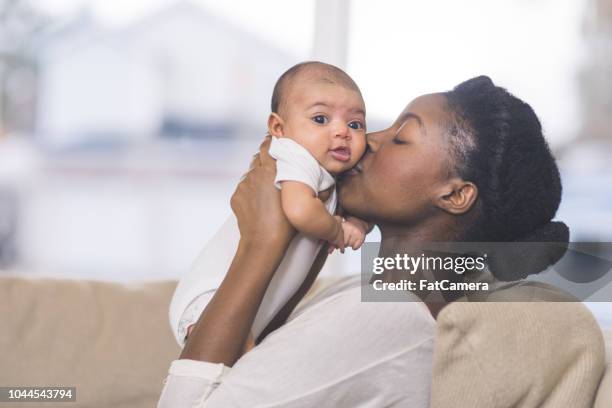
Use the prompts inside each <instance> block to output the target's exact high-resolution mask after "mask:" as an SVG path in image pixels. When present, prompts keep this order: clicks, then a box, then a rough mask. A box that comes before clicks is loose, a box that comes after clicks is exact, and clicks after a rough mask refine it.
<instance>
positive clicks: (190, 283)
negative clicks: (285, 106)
mask: <svg viewBox="0 0 612 408" xmlns="http://www.w3.org/2000/svg"><path fill="white" fill-rule="evenodd" d="M270 155H271V156H272V157H273V158H275V159H276V179H275V185H276V186H277V187H278V188H280V182H281V181H299V182H302V183H304V184H306V185H308V186H309V187H311V188H312V189H313V190H314V191H315V192H316V193H317V194H318V193H319V192H321V191H324V190H327V189H328V188H329V187H331V186H333V185H334V183H335V180H334V178H333V176H332V175H331V174H329V172H328V171H327V170H325V169H324V168H323V167H322V166H321V165H320V164H319V162H318V161H317V160H316V159H315V158H314V157H313V156H312V154H310V152H309V151H308V150H306V149H305V148H304V147H303V146H301V145H300V144H298V143H297V142H295V141H293V140H291V139H288V138H276V137H273V138H272V143H271V145H270ZM336 204H337V199H336V190H335V189H332V192H331V194H330V197H329V198H328V199H327V201H326V202H325V208H326V209H327V211H328V212H329V213H330V214H334V212H335V211H336ZM239 240H240V231H239V229H238V223H237V221H236V217H235V216H233V215H232V216H231V217H230V218H229V219H228V220H227V221H226V222H225V223H224V224H223V226H222V227H221V228H220V229H219V231H217V233H216V234H215V235H214V236H213V238H212V239H211V240H210V241H209V242H208V243H207V244H206V246H205V247H204V249H202V251H201V252H200V254H199V255H198V257H197V259H196V261H195V263H194V264H193V266H192V268H191V270H190V271H189V272H188V273H187V274H185V275H184V276H183V277H181V279H180V281H179V283H178V286H177V287H176V290H175V291H174V296H173V297H172V301H171V303H170V326H171V327H172V332H173V333H174V335H175V337H176V340H177V341H178V343H179V345H180V346H181V347H182V346H183V345H184V343H185V336H186V335H187V328H188V327H189V326H190V325H192V324H194V323H195V322H196V321H197V320H198V319H199V317H200V314H202V311H203V310H204V308H205V307H206V305H207V304H208V302H210V300H211V299H212V297H213V295H214V293H215V291H216V290H217V288H218V287H219V285H220V284H221V282H222V281H223V278H224V277H225V274H226V272H227V270H228V269H229V267H230V264H231V262H232V259H233V258H234V255H235V253H236V250H237V248H238V241H239ZM321 246H322V243H321V241H320V240H317V239H312V238H309V237H306V236H304V235H302V234H298V235H296V236H295V237H294V238H293V240H292V241H291V243H290V244H289V247H288V249H287V252H286V253H285V256H284V257H283V260H282V261H281V263H280V265H279V266H278V269H277V270H276V272H275V273H274V276H273V277H272V280H271V282H270V286H268V289H267V291H266V294H265V295H264V298H263V300H262V303H261V305H260V307H259V310H258V312H257V315H256V316H255V320H254V322H253V327H252V333H253V336H254V337H255V338H257V337H258V336H259V334H261V332H262V331H263V329H264V328H265V327H266V326H267V325H268V323H269V322H270V321H271V320H272V318H273V317H274V316H275V315H276V314H277V313H278V311H279V310H280V309H281V308H282V307H283V306H284V305H285V303H287V301H288V300H289V299H290V298H291V296H293V294H294V293H295V292H296V291H297V290H298V288H299V287H300V286H301V284H302V282H303V281H304V279H305V278H306V275H307V274H308V271H309V270H310V267H311V266H312V264H313V262H314V259H315V257H316V255H317V253H318V252H319V250H320V249H321Z"/></svg>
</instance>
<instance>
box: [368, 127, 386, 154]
mask: <svg viewBox="0 0 612 408" xmlns="http://www.w3.org/2000/svg"><path fill="white" fill-rule="evenodd" d="M366 144H367V147H368V151H370V152H375V151H377V150H378V149H379V148H380V145H381V144H382V132H372V133H368V134H367V135H366Z"/></svg>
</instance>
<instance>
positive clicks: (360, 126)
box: [349, 121, 363, 130]
mask: <svg viewBox="0 0 612 408" xmlns="http://www.w3.org/2000/svg"><path fill="white" fill-rule="evenodd" d="M349 127H350V128H351V129H355V130H361V129H363V123H361V122H358V121H354V122H351V123H349Z"/></svg>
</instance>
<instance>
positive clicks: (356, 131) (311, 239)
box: [170, 62, 370, 346]
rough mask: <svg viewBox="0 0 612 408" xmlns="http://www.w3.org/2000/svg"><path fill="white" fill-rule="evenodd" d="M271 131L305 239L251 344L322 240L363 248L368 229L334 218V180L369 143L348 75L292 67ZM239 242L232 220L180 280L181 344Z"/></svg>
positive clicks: (277, 280)
mask: <svg viewBox="0 0 612 408" xmlns="http://www.w3.org/2000/svg"><path fill="white" fill-rule="evenodd" d="M268 130H269V133H270V134H271V135H272V136H273V137H272V143H271V145H270V155H271V156H272V157H274V158H275V159H276V167H277V172H276V173H277V174H276V179H275V184H276V186H277V187H278V188H279V189H280V194H281V204H282V208H283V211H284V212H285V215H286V216H287V219H288V220H289V222H290V223H291V224H292V225H293V226H294V227H295V228H296V230H297V231H298V232H299V234H297V235H296V237H295V238H294V239H293V240H292V241H291V243H290V245H289V247H288V248H287V251H286V253H285V256H284V257H283V260H282V261H281V263H280V265H279V266H278V268H277V270H276V271H275V273H274V276H273V278H272V280H271V282H270V285H269V286H268V289H267V291H266V294H265V295H264V298H263V300H262V303H261V305H260V307H259V310H258V312H257V315H256V316H255V320H254V322H253V326H252V329H251V335H252V338H253V339H256V338H257V337H258V336H259V334H261V332H262V331H263V330H264V328H265V327H266V326H267V324H268V323H269V322H270V321H271V320H272V318H273V317H274V316H275V315H276V314H277V313H278V311H279V310H280V309H281V308H282V307H283V306H284V305H285V304H286V302H287V301H288V300H289V299H290V298H291V297H292V296H293V294H294V293H295V292H296V291H297V290H298V289H299V287H300V285H301V284H302V283H303V281H304V279H305V278H306V276H307V274H308V272H309V270H310V268H311V266H312V264H313V262H314V260H315V258H316V255H317V253H318V252H319V251H320V249H321V246H322V244H323V241H327V242H329V243H330V248H331V250H333V248H339V249H340V250H341V251H342V252H343V251H344V248H345V246H350V247H351V248H353V249H358V248H359V247H360V246H361V245H362V243H363V241H364V238H365V235H366V233H367V232H368V230H369V229H370V225H369V224H368V223H366V222H365V221H363V220H360V219H358V218H356V217H351V216H347V217H346V219H343V218H341V217H339V216H337V215H335V213H336V207H337V199H336V189H335V176H337V175H338V174H340V173H342V172H344V171H347V170H349V169H350V168H352V167H353V166H354V165H355V164H356V163H357V161H358V160H359V158H360V157H361V156H362V155H363V152H364V150H365V145H366V142H365V104H364V102H363V98H362V96H361V92H360V91H359V88H358V87H357V85H356V84H355V82H354V81H353V80H352V79H351V78H350V77H349V76H348V75H347V74H346V73H345V72H344V71H342V70H341V69H339V68H337V67H335V66H332V65H329V64H324V63H321V62H305V63H301V64H298V65H296V66H294V67H292V68H290V69H289V70H288V71H287V72H285V73H284V74H283V75H281V77H280V78H279V79H278V81H277V83H276V85H275V87H274V91H273V95H272V113H271V114H270V116H269V119H268ZM239 240H240V232H239V229H238V225H237V222H236V219H235V217H234V216H232V217H230V218H229V219H228V220H227V221H226V223H225V224H224V225H223V226H222V227H221V229H220V230H219V231H218V232H217V234H216V235H215V236H214V237H213V239H212V240H211V241H209V242H208V243H207V245H206V246H205V247H204V249H203V250H202V252H201V253H200V255H199V256H198V258H197V259H196V262H195V264H194V266H193V267H192V269H191V270H190V271H189V273H188V274H187V275H185V276H184V277H183V278H182V279H181V280H180V282H179V285H178V286H177V288H176V291H175V292H174V296H173V299H172V302H171V304H170V324H171V326H172V329H173V333H174V335H175V336H176V339H177V341H178V343H179V345H181V346H183V345H184V342H185V338H186V336H187V334H188V333H189V328H190V327H191V326H192V325H193V324H195V322H196V321H197V320H198V318H199V316H200V314H201V313H202V311H203V310H204V308H205V307H206V305H207V304H208V302H209V301H210V300H211V299H212V296H213V294H214V292H215V290H216V289H217V288H218V287H219V285H220V284H221V282H222V280H223V277H224V274H225V272H226V271H227V270H228V269H229V266H230V264H231V261H232V259H233V257H234V255H235V253H236V249H237V247H238V242H239Z"/></svg>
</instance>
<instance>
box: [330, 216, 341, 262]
mask: <svg viewBox="0 0 612 408" xmlns="http://www.w3.org/2000/svg"><path fill="white" fill-rule="evenodd" d="M334 219H335V220H336V221H337V222H338V228H337V230H336V231H337V232H336V234H335V236H334V238H332V239H330V240H329V241H328V242H329V247H328V250H327V252H328V253H330V254H331V253H332V252H333V251H334V249H339V250H340V252H342V253H344V242H345V239H344V228H343V222H344V220H343V219H342V217H340V216H338V215H334Z"/></svg>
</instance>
